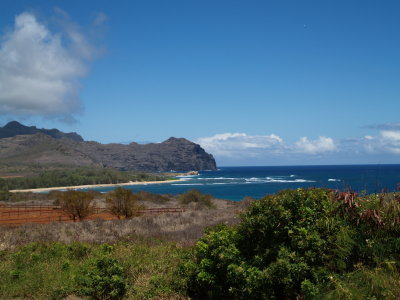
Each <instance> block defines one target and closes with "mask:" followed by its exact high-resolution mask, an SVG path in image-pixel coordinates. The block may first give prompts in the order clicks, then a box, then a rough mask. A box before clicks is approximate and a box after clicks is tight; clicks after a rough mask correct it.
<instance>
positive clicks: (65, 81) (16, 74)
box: [0, 12, 94, 118]
mask: <svg viewBox="0 0 400 300" xmlns="http://www.w3.org/2000/svg"><path fill="white" fill-rule="evenodd" d="M65 24H67V23H65ZM68 24H69V25H68V26H65V27H64V31H63V32H62V33H52V32H51V31H50V30H49V29H48V28H47V27H46V26H45V25H44V24H43V23H40V22H39V21H38V20H37V19H36V17H35V16H34V15H33V14H31V13H27V12H24V13H22V14H20V15H18V16H16V18H15V25H14V28H13V30H12V31H10V32H8V33H7V34H5V35H4V36H3V37H2V39H1V44H0V114H9V115H22V116H32V115H41V116H53V117H65V118H68V117H71V114H72V113H75V112H77V111H79V110H80V108H81V102H80V99H79V83H78V80H79V79H80V78H81V77H83V76H85V74H86V72H87V68H86V64H85V63H86V62H87V61H88V60H89V59H91V58H92V56H93V54H94V48H93V47H92V46H91V45H90V44H89V43H88V42H87V40H86V39H85V37H84V36H83V35H82V34H81V33H80V32H79V31H78V29H77V26H76V25H73V24H72V23H71V22H68Z"/></svg>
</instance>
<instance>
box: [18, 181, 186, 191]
mask: <svg viewBox="0 0 400 300" xmlns="http://www.w3.org/2000/svg"><path fill="white" fill-rule="evenodd" d="M173 181H182V179H172V180H162V181H130V182H124V183H110V184H88V185H72V186H59V187H49V188H38V189H26V190H10V192H11V193H21V192H34V193H35V192H37V193H40V192H49V191H56V190H76V189H90V188H98V187H114V186H115V187H118V186H131V185H147V184H160V183H170V182H173Z"/></svg>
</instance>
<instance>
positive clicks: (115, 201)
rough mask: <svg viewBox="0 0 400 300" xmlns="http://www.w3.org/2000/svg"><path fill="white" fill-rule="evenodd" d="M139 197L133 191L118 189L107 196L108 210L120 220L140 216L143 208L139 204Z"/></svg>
mask: <svg viewBox="0 0 400 300" xmlns="http://www.w3.org/2000/svg"><path fill="white" fill-rule="evenodd" d="M137 201H138V197H137V195H135V194H134V193H133V192H132V190H128V189H124V188H116V189H115V190H113V191H111V192H109V193H108V194H107V196H106V204H107V208H108V210H109V211H110V212H111V213H112V214H113V215H115V216H117V217H118V219H120V218H121V217H125V218H132V217H136V216H138V215H139V210H140V209H141V206H140V205H138V204H137Z"/></svg>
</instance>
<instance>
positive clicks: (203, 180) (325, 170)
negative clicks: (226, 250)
mask: <svg viewBox="0 0 400 300" xmlns="http://www.w3.org/2000/svg"><path fill="white" fill-rule="evenodd" d="M181 178H182V179H183V181H179V182H171V183H162V184H148V185H140V186H138V185H136V186H125V188H130V189H132V190H133V191H135V192H137V191H140V190H143V191H148V192H152V193H158V194H179V193H184V192H185V191H188V190H190V189H198V190H200V191H201V192H203V193H206V194H211V195H213V196H214V197H217V198H221V199H227V200H233V201H240V200H241V199H243V198H244V197H246V196H250V197H253V198H256V199H259V198H261V197H263V196H265V195H266V194H271V193H275V192H277V191H279V190H283V189H297V188H309V187H325V188H331V189H339V190H342V191H344V190H348V189H351V190H353V191H356V192H366V193H375V192H380V191H381V190H382V189H388V190H389V191H395V190H397V184H398V183H400V164H396V165H341V166H332V165H330V166H280V167H220V168H219V169H218V170H217V171H201V172H199V175H197V176H184V177H181ZM112 189H113V188H97V190H98V191H101V192H107V191H109V190H112Z"/></svg>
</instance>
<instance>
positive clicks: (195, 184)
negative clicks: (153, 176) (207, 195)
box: [171, 183, 204, 185]
mask: <svg viewBox="0 0 400 300" xmlns="http://www.w3.org/2000/svg"><path fill="white" fill-rule="evenodd" d="M171 185H204V183H173V184H171Z"/></svg>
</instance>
